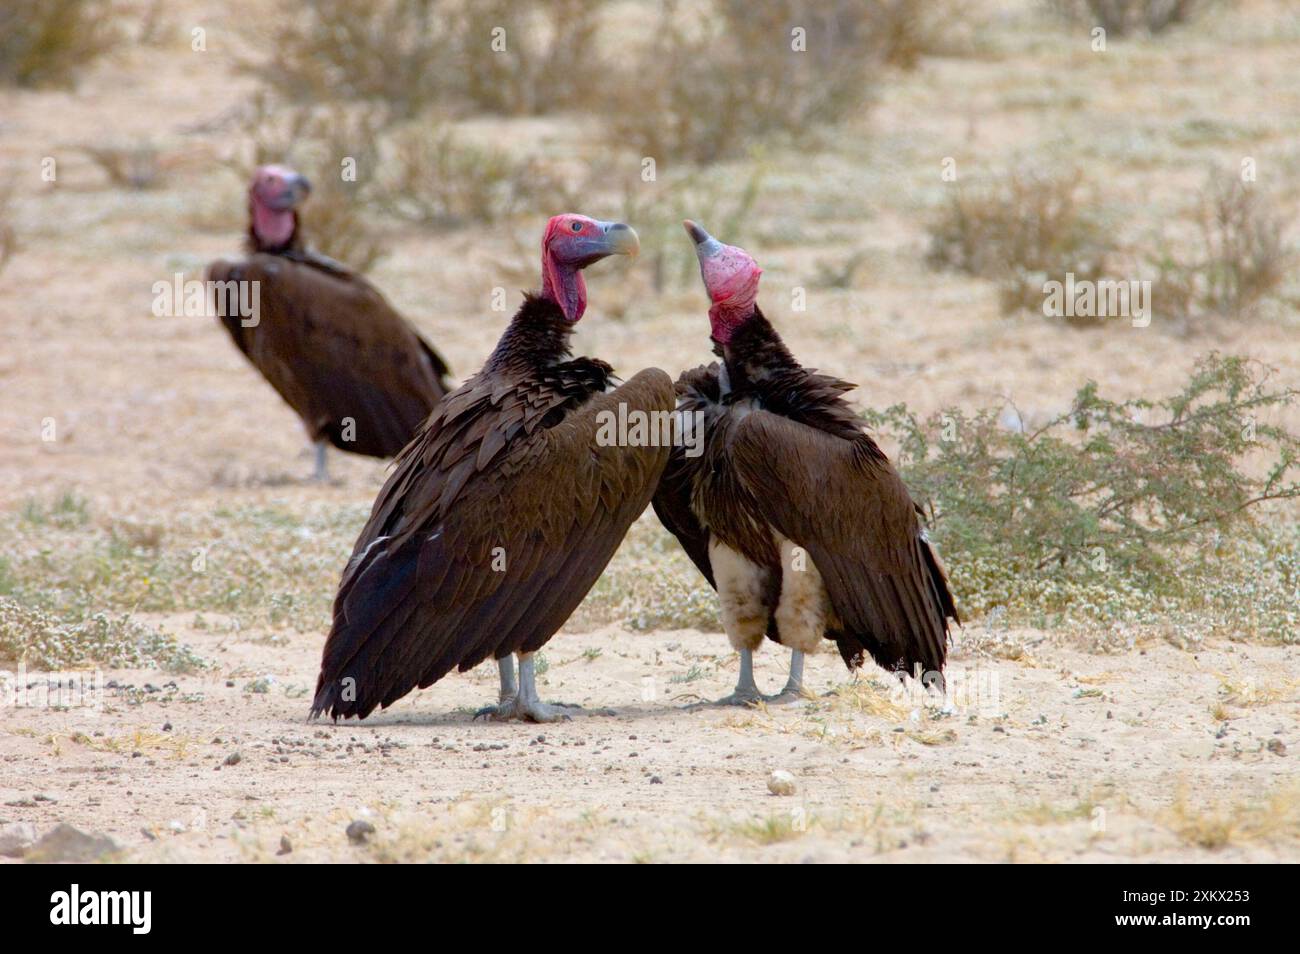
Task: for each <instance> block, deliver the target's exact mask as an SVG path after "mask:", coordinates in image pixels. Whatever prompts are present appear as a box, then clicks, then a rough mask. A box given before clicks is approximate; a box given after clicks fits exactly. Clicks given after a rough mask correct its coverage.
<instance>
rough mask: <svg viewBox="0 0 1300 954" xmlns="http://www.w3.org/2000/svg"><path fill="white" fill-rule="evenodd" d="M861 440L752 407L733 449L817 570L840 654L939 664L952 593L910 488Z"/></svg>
mask: <svg viewBox="0 0 1300 954" xmlns="http://www.w3.org/2000/svg"><path fill="white" fill-rule="evenodd" d="M866 440H867V439H866V438H865V437H864V438H863V440H862V441H854V440H846V439H844V438H842V437H837V436H834V435H831V434H827V433H825V432H824V431H820V430H817V429H815V428H811V427H808V426H806V425H804V424H800V423H798V422H797V421H791V420H789V419H787V418H784V417H780V416H778V415H775V414H771V413H769V412H767V411H754V412H752V413H751V414H749V415H747V416H746V417H745V418H744V419H743V420H742V421H740V423H739V425H738V426H737V428H736V435H735V439H734V442H733V444H732V447H731V453H732V459H733V461H734V463H735V466H736V468H737V471H738V472H739V474H740V478H741V480H742V481H743V482H744V483H745V485H746V487H748V488H749V490H750V491H751V492H752V493H753V495H754V497H755V499H756V500H757V501H758V505H759V507H760V509H761V510H762V513H763V516H764V517H765V518H766V519H767V520H768V521H769V522H770V523H771V525H772V526H773V527H775V528H776V529H777V530H778V531H780V532H781V533H782V534H783V535H784V536H786V537H787V538H788V539H790V540H791V541H793V542H794V543H795V544H797V545H799V546H801V547H803V548H804V549H805V550H806V551H807V552H808V554H809V556H810V557H811V558H812V560H813V563H814V565H815V566H816V567H817V570H818V572H819V573H820V574H821V576H822V580H823V582H824V584H825V586H826V591H827V595H828V596H829V597H830V601H831V605H832V607H833V608H834V610H835V614H836V615H837V616H838V617H839V619H840V621H841V622H842V624H843V627H844V632H842V633H834V634H831V635H833V636H834V637H835V638H836V639H837V641H838V642H839V644H840V651H841V653H842V654H843V655H844V659H845V661H846V662H847V663H848V664H849V665H850V666H851V667H855V666H857V665H861V663H862V661H863V654H864V652H865V653H870V655H871V656H872V657H873V658H874V659H875V660H876V662H878V663H879V664H880V665H881V666H884V667H885V668H887V669H899V670H906V671H909V672H911V671H914V669H915V667H916V666H918V665H919V666H920V667H921V668H922V670H923V671H924V672H938V671H940V670H942V668H943V664H944V661H945V659H946V656H947V649H948V625H949V624H948V621H949V619H952V620H954V621H955V620H956V618H957V617H956V611H955V609H954V608H953V601H952V596H951V594H950V593H949V590H948V584H947V580H946V579H945V577H944V574H943V571H942V567H941V564H939V562H938V559H937V556H936V555H935V554H934V553H933V551H932V550H931V547H930V544H929V541H927V540H926V539H925V537H924V535H923V534H922V530H921V525H920V522H919V521H918V520H917V516H916V511H915V509H914V507H913V504H912V499H911V497H910V496H909V495H908V492H907V488H906V487H905V486H904V485H903V482H902V479H901V478H900V477H899V476H898V474H897V473H896V472H895V471H894V469H893V467H891V466H890V465H889V463H888V462H887V461H884V460H883V458H882V457H881V456H880V455H879V454H878V453H872V452H870V450H869V447H868V445H867V444H866Z"/></svg>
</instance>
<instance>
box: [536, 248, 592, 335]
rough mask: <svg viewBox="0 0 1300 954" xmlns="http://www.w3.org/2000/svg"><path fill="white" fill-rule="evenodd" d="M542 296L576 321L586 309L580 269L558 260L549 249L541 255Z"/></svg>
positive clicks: (584, 290) (584, 281) (584, 287)
mask: <svg viewBox="0 0 1300 954" xmlns="http://www.w3.org/2000/svg"><path fill="white" fill-rule="evenodd" d="M542 297H543V298H545V299H548V300H549V301H551V302H554V303H555V304H557V305H559V307H560V311H561V312H562V313H563V314H564V315H565V316H566V317H567V318H568V319H569V321H570V322H572V323H576V322H577V321H578V319H579V318H581V317H582V313H583V312H584V311H586V310H587V282H586V280H585V279H584V278H583V277H582V270H581V269H578V268H574V267H573V266H572V265H569V264H566V263H564V262H561V261H558V260H557V259H556V258H555V256H554V254H552V253H551V252H550V251H549V250H547V251H546V252H545V254H543V255H542Z"/></svg>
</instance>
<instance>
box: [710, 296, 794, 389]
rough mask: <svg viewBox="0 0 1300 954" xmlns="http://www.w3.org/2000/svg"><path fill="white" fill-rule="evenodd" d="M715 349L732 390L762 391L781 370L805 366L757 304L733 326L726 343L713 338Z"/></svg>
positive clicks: (792, 369) (791, 369)
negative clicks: (723, 363)
mask: <svg viewBox="0 0 1300 954" xmlns="http://www.w3.org/2000/svg"><path fill="white" fill-rule="evenodd" d="M713 351H714V353H715V354H717V355H718V356H719V357H720V358H722V360H723V361H724V362H725V364H726V366H727V381H728V383H729V384H730V386H731V391H732V392H733V393H738V394H744V393H745V392H746V391H749V392H753V391H756V390H761V388H762V387H763V385H764V383H765V382H767V381H769V380H770V379H771V378H772V377H773V376H774V375H777V374H779V372H781V371H798V370H801V369H802V366H801V365H800V364H799V362H798V361H796V360H795V357H794V355H792V354H791V353H790V349H789V348H787V347H786V346H785V342H784V341H782V340H781V336H780V335H778V334H777V333H776V329H775V328H773V327H772V323H771V322H770V321H768V320H767V318H766V317H765V316H764V315H763V312H762V310H761V309H760V308H759V307H758V306H757V305H755V306H754V312H753V314H752V315H750V316H749V317H748V318H746V319H745V320H744V321H742V322H739V323H737V324H735V325H734V326H733V327H732V329H731V333H730V334H729V335H728V336H727V340H726V341H725V342H720V341H718V340H717V339H715V340H714V344H713Z"/></svg>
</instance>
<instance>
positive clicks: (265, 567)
mask: <svg viewBox="0 0 1300 954" xmlns="http://www.w3.org/2000/svg"><path fill="white" fill-rule="evenodd" d="M49 509H50V508H48V507H39V508H38V512H40V513H46V512H48V510H49ZM364 520H365V513H364V512H363V509H362V508H344V509H343V510H340V511H338V512H332V511H330V510H327V509H315V510H313V511H312V512H309V513H308V514H306V515H303V516H300V515H297V514H292V513H287V512H285V511H282V510H278V509H267V508H245V509H239V510H233V511H218V512H217V513H215V514H212V515H202V516H196V515H188V514H179V515H177V516H176V518H175V519H174V520H172V521H170V522H169V524H168V527H167V533H166V536H165V538H163V537H161V536H158V535H156V534H153V533H151V532H149V531H148V528H147V527H145V528H144V529H141V528H140V526H139V525H137V524H135V523H133V522H132V521H130V520H127V519H120V518H119V519H113V520H104V521H92V522H90V523H88V524H86V525H84V526H74V527H59V526H57V525H55V524H53V523H50V522H38V523H33V522H31V521H30V520H28V519H26V518H25V517H24V516H23V515H22V514H17V515H11V516H6V517H5V518H4V519H3V522H0V530H2V532H3V539H2V540H0V595H5V596H10V597H12V598H13V599H15V600H17V601H18V602H19V603H21V604H22V605H23V606H24V607H27V608H31V609H36V610H40V611H42V612H45V613H48V614H50V615H52V616H54V617H56V618H57V619H59V620H61V621H66V622H71V623H80V622H82V621H84V620H86V619H89V618H90V617H92V616H94V615H95V614H96V613H134V612H167V613H170V612H214V613H226V614H233V615H235V616H237V617H239V618H241V619H243V620H244V621H245V622H246V623H247V624H251V625H258V626H264V627H268V628H288V629H292V630H297V631H300V632H302V631H323V629H324V628H326V627H328V624H329V618H330V616H329V614H330V605H331V601H332V599H333V596H334V590H335V588H336V587H337V585H338V579H339V573H340V571H341V570H342V568H343V563H344V561H345V560H346V559H347V554H348V553H349V552H350V551H351V547H352V542H353V541H354V540H355V539H356V533H357V531H358V530H359V529H360V527H361V524H362V523H363V522H364Z"/></svg>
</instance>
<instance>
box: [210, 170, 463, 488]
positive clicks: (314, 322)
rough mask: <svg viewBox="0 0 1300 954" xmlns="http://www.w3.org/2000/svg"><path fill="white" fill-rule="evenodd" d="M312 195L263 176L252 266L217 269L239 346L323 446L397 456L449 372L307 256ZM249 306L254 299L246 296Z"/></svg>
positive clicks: (257, 191)
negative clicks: (239, 299) (242, 298)
mask: <svg viewBox="0 0 1300 954" xmlns="http://www.w3.org/2000/svg"><path fill="white" fill-rule="evenodd" d="M310 191H311V187H310V185H309V184H308V182H307V180H306V179H305V178H303V177H302V176H301V175H299V174H298V173H296V172H294V171H293V170H292V169H288V168H286V167H284V166H275V165H270V166H262V167H261V168H259V169H258V170H257V172H256V173H255V174H254V176H253V182H252V184H251V185H250V187H249V190H248V211H249V219H250V222H249V228H248V253H249V254H248V257H247V258H244V259H242V260H240V261H235V262H230V261H217V262H214V263H213V264H212V265H211V267H210V268H209V269H208V279H209V281H211V282H218V283H223V284H221V285H217V286H216V290H217V294H216V299H217V310H218V314H219V315H220V316H221V322H222V324H223V325H225V327H226V330H227V331H229V332H230V337H231V338H232V339H234V342H235V345H236V346H237V347H238V348H239V350H240V351H242V352H243V353H244V355H245V357H247V358H248V360H249V361H251V362H252V364H253V366H254V367H255V368H257V370H258V371H260V372H262V376H263V377H265V378H266V380H267V381H268V382H270V384H271V386H272V387H273V388H275V390H276V391H277V392H278V393H279V395H280V397H282V398H284V400H285V403H286V404H288V405H289V406H290V407H291V408H293V409H294V410H295V411H296V412H297V413H298V416H299V417H300V418H302V423H303V426H304V427H305V428H306V429H307V434H308V437H309V438H310V439H311V441H312V442H313V443H314V444H315V445H316V478H317V479H319V480H323V479H324V478H325V475H326V471H325V445H326V444H327V443H328V444H333V445H334V446H335V447H337V448H339V449H341V450H346V451H352V452H353V453H356V454H365V455H367V456H370V457H393V456H396V454H397V452H398V451H400V450H401V449H402V448H403V447H404V446H406V443H407V441H409V440H410V439H411V438H412V437H413V436H414V434H415V431H416V428H418V427H419V425H420V423H421V422H422V421H423V420H424V419H425V418H426V417H428V416H429V412H430V411H432V410H433V408H434V406H435V405H436V404H437V403H438V401H439V399H441V398H442V396H443V395H444V394H446V393H447V391H448V390H449V385H448V382H447V380H446V375H447V365H446V363H445V362H444V361H443V360H442V358H441V357H440V356H439V354H438V352H436V351H435V350H434V349H433V348H432V347H430V345H429V344H428V343H427V342H425V341H424V339H423V338H421V337H420V335H419V334H418V333H417V332H416V330H415V329H414V328H413V327H412V326H411V325H410V323H409V322H407V321H406V319H404V318H403V317H402V316H401V315H399V314H398V313H397V311H396V310H394V308H393V307H392V305H390V304H389V303H388V301H387V300H386V299H385V298H384V296H383V295H382V294H380V293H379V290H378V289H376V288H375V287H374V286H373V285H371V284H370V283H369V282H368V281H366V280H365V279H364V278H362V277H361V276H360V275H358V274H357V273H355V272H352V271H349V270H348V269H347V268H346V267H345V266H343V265H341V264H339V263H338V262H336V261H334V260H333V259H331V258H327V257H326V256H324V255H320V254H318V253H316V252H313V251H310V250H308V249H307V248H306V247H305V245H304V243H303V237H302V229H301V228H300V226H299V222H298V206H299V205H300V204H301V203H302V201H303V200H304V199H305V198H306V197H307V195H308V194H309V192H310ZM231 282H249V283H253V282H255V283H257V284H256V288H257V297H256V299H252V300H255V301H256V302H257V305H258V307H257V309H256V314H254V315H252V316H251V317H249V316H245V315H242V314H239V313H238V309H237V308H235V307H233V306H232V299H231V297H229V293H228V292H226V290H227V289H229V290H231V291H233V289H234V288H235V286H234V285H230V284H224V283H231ZM246 299H251V296H246Z"/></svg>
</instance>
